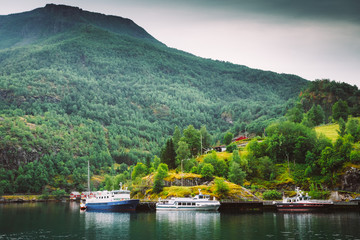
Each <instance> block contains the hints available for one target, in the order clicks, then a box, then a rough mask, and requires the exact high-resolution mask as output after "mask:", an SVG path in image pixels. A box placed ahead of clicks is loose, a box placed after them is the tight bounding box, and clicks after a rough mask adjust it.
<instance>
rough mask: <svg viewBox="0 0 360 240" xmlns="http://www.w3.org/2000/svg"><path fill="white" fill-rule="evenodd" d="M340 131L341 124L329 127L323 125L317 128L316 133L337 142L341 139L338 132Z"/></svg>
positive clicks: (329, 125)
mask: <svg viewBox="0 0 360 240" xmlns="http://www.w3.org/2000/svg"><path fill="white" fill-rule="evenodd" d="M338 130H339V124H337V123H336V124H334V123H333V124H328V125H322V126H317V127H315V132H316V133H317V134H318V135H320V134H324V135H325V136H326V137H328V138H329V139H330V140H331V141H332V142H335V141H336V139H337V138H338V137H339V134H338V132H337V131H338Z"/></svg>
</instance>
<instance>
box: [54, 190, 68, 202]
mask: <svg viewBox="0 0 360 240" xmlns="http://www.w3.org/2000/svg"><path fill="white" fill-rule="evenodd" d="M51 195H53V196H54V197H55V199H56V200H61V198H62V197H63V196H64V195H66V192H65V190H64V189H57V190H55V191H52V193H51Z"/></svg>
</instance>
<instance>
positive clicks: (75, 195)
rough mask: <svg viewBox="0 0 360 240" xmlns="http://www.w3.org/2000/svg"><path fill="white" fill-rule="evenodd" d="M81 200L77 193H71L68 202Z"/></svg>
mask: <svg viewBox="0 0 360 240" xmlns="http://www.w3.org/2000/svg"><path fill="white" fill-rule="evenodd" d="M80 198H81V194H80V193H79V192H71V193H70V200H74V201H75V200H79V199H80Z"/></svg>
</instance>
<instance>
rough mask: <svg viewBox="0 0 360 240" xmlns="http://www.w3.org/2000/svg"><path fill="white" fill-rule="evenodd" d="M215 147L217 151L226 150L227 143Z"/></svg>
mask: <svg viewBox="0 0 360 240" xmlns="http://www.w3.org/2000/svg"><path fill="white" fill-rule="evenodd" d="M213 149H214V150H215V151H217V152H225V151H226V146H225V145H221V146H216V147H213Z"/></svg>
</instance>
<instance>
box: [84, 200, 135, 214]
mask: <svg viewBox="0 0 360 240" xmlns="http://www.w3.org/2000/svg"><path fill="white" fill-rule="evenodd" d="M139 201H140V200H139V199H131V200H122V201H112V202H99V203H86V211H101V212H132V211H135V210H136V206H137V205H138V204H139Z"/></svg>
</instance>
